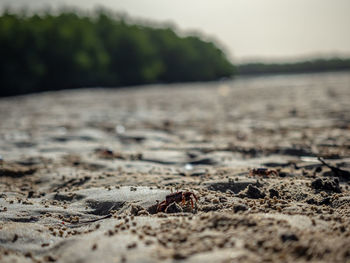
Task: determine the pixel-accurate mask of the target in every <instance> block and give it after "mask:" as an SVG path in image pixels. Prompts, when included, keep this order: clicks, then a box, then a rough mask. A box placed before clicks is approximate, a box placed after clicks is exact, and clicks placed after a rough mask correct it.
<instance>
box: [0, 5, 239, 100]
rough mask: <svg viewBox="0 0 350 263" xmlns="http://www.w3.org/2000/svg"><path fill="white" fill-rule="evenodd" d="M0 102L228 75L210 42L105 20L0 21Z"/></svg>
mask: <svg viewBox="0 0 350 263" xmlns="http://www.w3.org/2000/svg"><path fill="white" fill-rule="evenodd" d="M0 57H1V63H0V86H1V88H0V96H9V95H16V94H24V93H30V92H39V91H47V90H58V89H70V88H78V87H92V86H104V87H120V86H130V85H139V84H148V83H169V82H188V81H209V80H216V79H220V78H223V77H229V76H232V75H233V74H234V66H233V65H232V63H231V62H230V61H229V60H228V59H227V57H226V56H225V54H224V52H223V51H222V50H221V49H220V48H218V47H217V45H216V44H215V43H214V42H209V41H205V40H203V39H202V38H201V37H199V36H179V35H178V33H176V32H175V30H174V29H173V28H172V27H166V26H161V25H160V26H150V25H143V24H141V23H140V24H138V23H130V22H129V21H128V20H125V19H124V18H123V16H117V15H113V14H110V13H107V12H102V11H99V12H95V13H94V14H93V15H84V14H83V15H82V14H81V13H76V12H73V11H64V12H61V13H58V14H53V13H50V12H45V13H42V14H40V15H38V14H31V15H25V14H15V13H10V12H7V11H6V12H4V13H3V14H2V15H1V17H0Z"/></svg>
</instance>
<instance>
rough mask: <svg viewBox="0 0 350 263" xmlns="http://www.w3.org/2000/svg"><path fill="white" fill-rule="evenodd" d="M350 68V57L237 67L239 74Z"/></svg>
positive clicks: (306, 71) (249, 64) (251, 64)
mask: <svg viewBox="0 0 350 263" xmlns="http://www.w3.org/2000/svg"><path fill="white" fill-rule="evenodd" d="M349 69H350V59H340V58H331V59H314V60H308V61H301V62H295V63H272V64H265V63H248V64H242V65H239V66H238V67H237V72H238V74H241V75H252V74H276V73H308V72H323V71H340V70H349Z"/></svg>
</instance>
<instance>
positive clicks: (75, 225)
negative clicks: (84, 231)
mask: <svg viewBox="0 0 350 263" xmlns="http://www.w3.org/2000/svg"><path fill="white" fill-rule="evenodd" d="M110 217H112V214H108V215H105V216H103V217H100V218H96V219H91V220H87V221H82V222H78V223H75V224H70V225H68V226H74V227H78V226H82V225H84V224H90V223H94V222H97V221H100V220H103V219H106V218H110Z"/></svg>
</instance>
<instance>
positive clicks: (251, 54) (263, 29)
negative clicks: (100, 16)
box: [0, 0, 350, 62]
mask: <svg viewBox="0 0 350 263" xmlns="http://www.w3.org/2000/svg"><path fill="white" fill-rule="evenodd" d="M62 4H66V5H68V6H72V5H73V6H77V7H80V8H82V9H93V8H94V7H96V6H97V5H100V6H103V7H106V8H108V9H111V10H115V11H124V12H126V13H128V14H129V15H130V16H131V17H136V18H142V19H150V20H153V21H156V22H172V23H174V24H176V25H177V26H178V28H180V29H181V30H182V31H191V30H197V31H201V32H203V33H204V34H206V35H209V36H211V37H214V38H216V39H218V40H219V41H220V42H221V43H222V45H223V46H224V47H225V48H226V49H227V50H228V52H229V55H230V57H231V58H233V59H234V60H235V61H236V62H240V61H246V60H247V59H251V58H260V59H278V58H293V57H297V58H300V57H302V56H308V57H310V56H315V55H322V56H323V55H348V56H350V0H216V1H214V0H100V1H97V0H71V1H65V0H0V7H2V8H3V7H4V6H10V7H21V6H26V7H28V8H31V9H37V8H42V7H47V6H51V7H54V8H55V7H57V6H61V5H62Z"/></svg>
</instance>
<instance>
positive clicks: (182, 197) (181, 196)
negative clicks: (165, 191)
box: [157, 192, 198, 213]
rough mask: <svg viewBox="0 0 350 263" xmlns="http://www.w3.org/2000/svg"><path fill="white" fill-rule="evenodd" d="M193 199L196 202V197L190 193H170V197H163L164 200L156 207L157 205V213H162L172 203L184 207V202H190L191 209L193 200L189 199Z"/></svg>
mask: <svg viewBox="0 0 350 263" xmlns="http://www.w3.org/2000/svg"><path fill="white" fill-rule="evenodd" d="M192 196H193V197H194V199H195V200H196V202H198V198H197V196H196V195H195V194H194V193H192V192H176V193H172V194H170V195H167V196H166V197H165V200H164V201H163V202H160V203H159V204H158V205H157V213H158V212H164V211H165V210H166V209H167V207H168V206H169V205H170V204H171V203H173V202H176V203H180V202H181V203H182V205H185V204H186V201H190V202H191V206H192V208H193V200H192V198H191V197H192Z"/></svg>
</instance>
